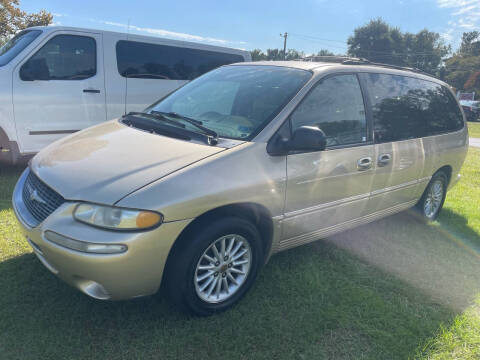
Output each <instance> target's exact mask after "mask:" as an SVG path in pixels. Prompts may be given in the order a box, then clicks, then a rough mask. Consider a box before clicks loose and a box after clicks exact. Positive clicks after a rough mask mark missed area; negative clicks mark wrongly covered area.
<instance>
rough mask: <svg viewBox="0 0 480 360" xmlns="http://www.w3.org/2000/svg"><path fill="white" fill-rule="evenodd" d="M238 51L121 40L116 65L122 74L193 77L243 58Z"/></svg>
mask: <svg viewBox="0 0 480 360" xmlns="http://www.w3.org/2000/svg"><path fill="white" fill-rule="evenodd" d="M243 61H244V58H243V56H240V55H235V54H227V53H221V52H215V51H207V50H198V49H191V48H182V47H174V46H167V45H157V44H149V43H142V42H137V41H125V40H121V41H119V42H118V43H117V67H118V72H119V73H120V75H122V76H126V77H133V78H141V79H167V80H192V79H194V78H196V77H197V76H200V75H202V74H204V73H206V72H208V71H210V70H213V69H215V68H217V67H219V66H222V65H226V64H232V63H235V62H243Z"/></svg>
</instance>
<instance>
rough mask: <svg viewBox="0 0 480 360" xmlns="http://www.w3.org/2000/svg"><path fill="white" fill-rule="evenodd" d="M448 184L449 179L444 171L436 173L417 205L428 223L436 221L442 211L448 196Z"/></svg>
mask: <svg viewBox="0 0 480 360" xmlns="http://www.w3.org/2000/svg"><path fill="white" fill-rule="evenodd" d="M447 183H448V178H447V175H446V174H445V173H444V172H443V171H439V172H437V173H435V175H433V176H432V179H431V180H430V182H429V183H428V186H427V188H426V189H425V191H424V193H423V195H422V197H421V199H420V201H419V202H418V203H417V209H418V211H419V212H420V214H421V216H422V218H423V219H425V220H426V221H434V220H435V219H436V218H437V217H438V214H439V213H440V210H442V207H443V203H444V202H445V197H446V194H447Z"/></svg>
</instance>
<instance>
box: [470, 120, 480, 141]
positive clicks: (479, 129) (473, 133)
mask: <svg viewBox="0 0 480 360" xmlns="http://www.w3.org/2000/svg"><path fill="white" fill-rule="evenodd" d="M468 135H469V136H470V137H474V138H480V123H478V122H471V121H470V122H468Z"/></svg>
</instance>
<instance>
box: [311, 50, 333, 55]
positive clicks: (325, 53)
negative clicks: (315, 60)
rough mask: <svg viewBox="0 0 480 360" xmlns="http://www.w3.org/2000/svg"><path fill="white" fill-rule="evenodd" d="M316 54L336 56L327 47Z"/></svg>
mask: <svg viewBox="0 0 480 360" xmlns="http://www.w3.org/2000/svg"><path fill="white" fill-rule="evenodd" d="M315 56H335V55H334V54H333V53H332V52H331V51H329V50H326V49H321V50H320V51H319V52H317V53H316V54H315Z"/></svg>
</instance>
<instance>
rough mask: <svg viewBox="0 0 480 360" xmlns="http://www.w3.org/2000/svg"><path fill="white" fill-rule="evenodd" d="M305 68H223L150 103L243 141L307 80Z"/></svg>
mask: <svg viewBox="0 0 480 360" xmlns="http://www.w3.org/2000/svg"><path fill="white" fill-rule="evenodd" d="M311 76H312V74H311V73H310V72H308V71H305V70H300V69H293V68H287V67H278V66H252V65H241V66H238V65H236V66H226V67H222V68H219V69H216V70H214V71H211V72H209V73H207V74H205V75H203V76H201V77H199V78H197V79H195V80H193V81H192V82H190V83H188V84H187V85H185V86H184V87H182V88H180V89H179V90H177V91H176V92H174V93H172V94H171V95H169V96H167V97H166V98H164V99H162V100H160V101H159V102H158V103H156V104H154V105H152V106H151V107H150V108H148V109H147V111H156V112H163V113H175V114H178V115H180V116H185V117H188V118H191V119H195V120H198V121H200V122H201V124H202V126H204V127H205V128H207V129H210V130H213V131H215V132H216V133H217V134H218V136H220V137H226V138H232V139H241V140H247V139H250V138H251V137H252V136H254V135H255V134H256V133H258V131H260V130H261V129H262V128H263V127H264V126H265V125H266V124H267V123H268V122H269V121H270V120H272V119H273V118H274V117H275V116H276V115H277V114H278V113H279V112H280V110H281V109H282V108H283V107H284V106H285V105H286V104H287V103H288V101H290V100H291V99H292V97H293V96H294V95H295V94H296V93H297V92H298V91H299V90H300V89H301V88H302V86H303V85H304V84H305V83H306V82H307V81H308V80H309V79H310V77H311Z"/></svg>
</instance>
